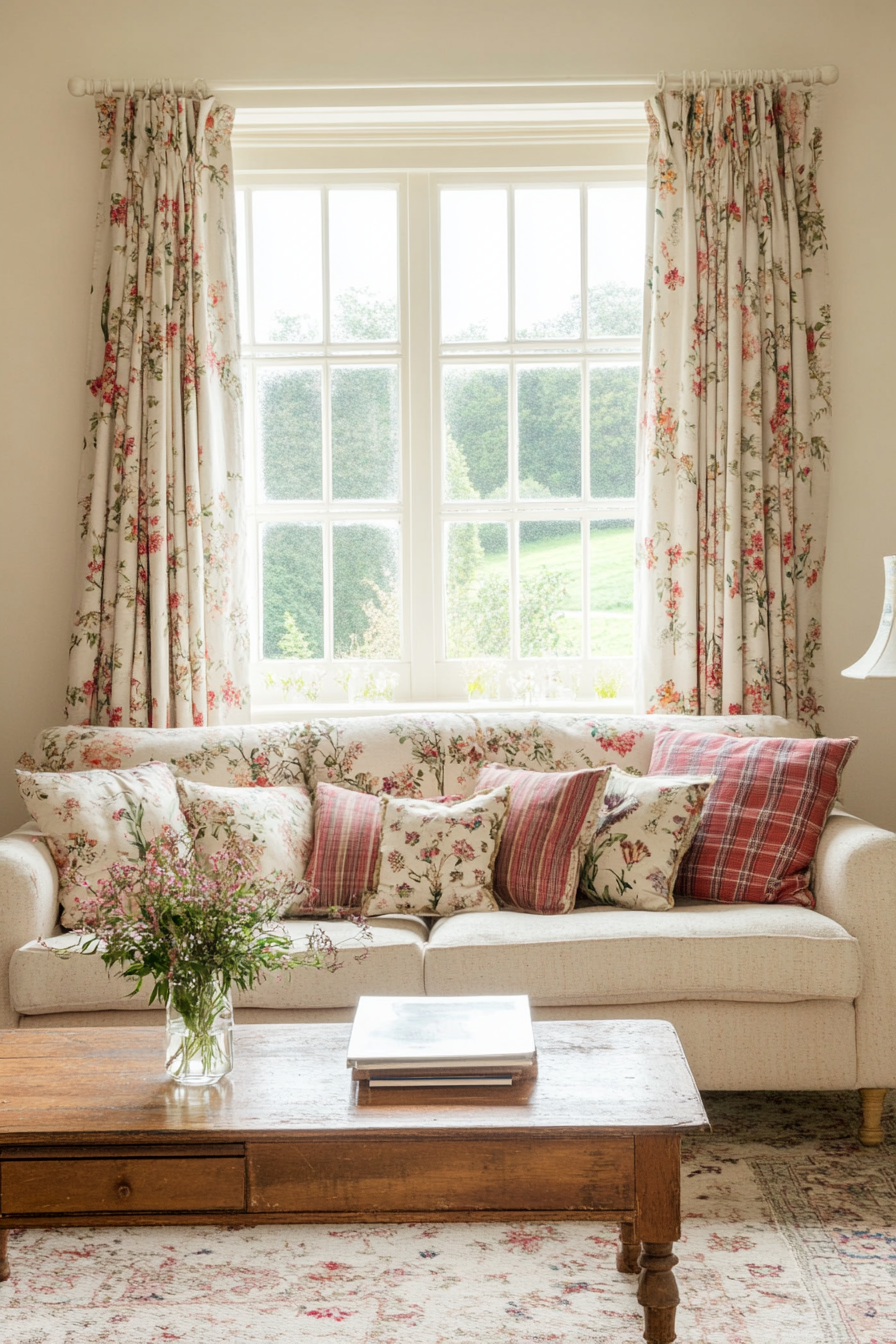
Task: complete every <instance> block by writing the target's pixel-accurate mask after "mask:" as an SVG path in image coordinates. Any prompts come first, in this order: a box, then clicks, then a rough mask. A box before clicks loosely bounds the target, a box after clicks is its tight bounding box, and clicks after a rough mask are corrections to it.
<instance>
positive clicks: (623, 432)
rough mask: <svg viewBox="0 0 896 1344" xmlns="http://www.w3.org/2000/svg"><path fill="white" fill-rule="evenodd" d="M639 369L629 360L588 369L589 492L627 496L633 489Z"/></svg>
mask: <svg viewBox="0 0 896 1344" xmlns="http://www.w3.org/2000/svg"><path fill="white" fill-rule="evenodd" d="M638 381H639V370H638V369H637V367H635V366H634V365H632V364H604V365H596V366H594V367H592V369H591V388H590V393H591V406H590V411H591V494H592V496H593V497H594V498H595V499H600V498H602V497H607V498H612V499H621V498H631V497H632V496H633V495H634V493H635V438H636V432H637V420H638Z"/></svg>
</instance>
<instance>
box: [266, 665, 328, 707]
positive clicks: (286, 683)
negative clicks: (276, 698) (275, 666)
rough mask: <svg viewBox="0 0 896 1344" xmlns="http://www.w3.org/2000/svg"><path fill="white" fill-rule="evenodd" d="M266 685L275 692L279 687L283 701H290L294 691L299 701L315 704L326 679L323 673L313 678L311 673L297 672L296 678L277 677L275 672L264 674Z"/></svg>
mask: <svg viewBox="0 0 896 1344" xmlns="http://www.w3.org/2000/svg"><path fill="white" fill-rule="evenodd" d="M264 684H265V686H267V687H269V688H270V689H271V690H273V688H274V687H275V686H279V687H280V690H281V693H282V695H283V699H284V701H286V702H288V701H289V697H290V695H291V694H292V692H293V691H295V693H296V696H297V697H298V699H299V700H303V699H304V700H310V701H312V702H313V701H315V700H316V699H317V698H318V696H319V695H320V688H321V686H323V684H324V678H323V673H322V672H321V673H318V674H317V675H316V676H313V675H311V674H310V673H305V672H297V673H296V674H295V676H292V677H275V676H274V674H273V672H266V673H265V674H264Z"/></svg>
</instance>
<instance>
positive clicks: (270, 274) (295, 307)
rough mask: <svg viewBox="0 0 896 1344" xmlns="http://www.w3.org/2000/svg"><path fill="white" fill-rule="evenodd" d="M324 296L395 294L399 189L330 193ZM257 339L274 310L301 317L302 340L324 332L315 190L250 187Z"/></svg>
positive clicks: (265, 335) (267, 332) (266, 336)
mask: <svg viewBox="0 0 896 1344" xmlns="http://www.w3.org/2000/svg"><path fill="white" fill-rule="evenodd" d="M329 211H330V302H331V305H333V307H334V310H335V304H336V300H337V298H338V295H339V294H340V293H342V292H344V291H345V290H346V289H363V288H366V289H369V290H371V291H372V292H373V294H374V296H375V297H376V298H378V299H384V300H387V301H391V302H392V303H395V302H396V300H397V294H398V196H397V193H396V191H395V190H394V189H391V188H387V189H381V188H373V189H360V190H353V189H346V190H340V189H336V190H333V191H331V192H330V198H329ZM252 236H253V243H254V248H253V251H254V263H255V265H254V281H255V339H256V341H267V340H271V339H272V336H273V327H274V324H275V322H276V315H277V314H278V313H284V314H287V315H289V316H302V317H304V318H305V319H306V322H305V325H306V328H307V332H306V339H308V340H321V339H322V338H323V281H322V275H323V260H322V248H321V193H320V191H319V190H317V189H311V188H299V189H295V190H288V191H256V192H254V193H253V217H252Z"/></svg>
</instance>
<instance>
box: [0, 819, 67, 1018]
mask: <svg viewBox="0 0 896 1344" xmlns="http://www.w3.org/2000/svg"><path fill="white" fill-rule="evenodd" d="M58 920H59V878H58V875H57V873H56V865H55V863H54V862H53V856H52V855H51V854H50V851H49V849H48V848H47V846H46V844H45V843H44V841H43V840H41V839H39V838H38V837H37V836H36V835H35V834H34V830H33V828H29V827H22V829H21V830H19V831H13V832H12V834H11V835H6V836H4V837H3V838H2V839H0V1029H8V1028H10V1027H17V1026H18V1025H19V1015H18V1013H17V1012H15V1011H14V1010H13V1007H12V1004H11V1003H10V999H9V963H10V961H11V959H12V954H13V952H15V951H16V949H17V948H19V947H21V946H22V945H23V943H30V942H31V940H32V939H33V938H49V937H51V935H52V934H53V933H54V932H55V930H56V926H57V923H58Z"/></svg>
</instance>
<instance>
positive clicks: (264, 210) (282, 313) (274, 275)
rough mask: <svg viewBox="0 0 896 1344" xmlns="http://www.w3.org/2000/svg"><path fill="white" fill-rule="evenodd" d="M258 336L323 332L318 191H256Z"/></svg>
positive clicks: (317, 336)
mask: <svg viewBox="0 0 896 1344" xmlns="http://www.w3.org/2000/svg"><path fill="white" fill-rule="evenodd" d="M252 244H253V247H252V262H253V279H254V281H255V339H256V341H296V342H301V341H319V340H322V338H323V320H322V312H323V298H322V294H323V287H322V263H321V228H320V192H319V191H254V192H253V193H252Z"/></svg>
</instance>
